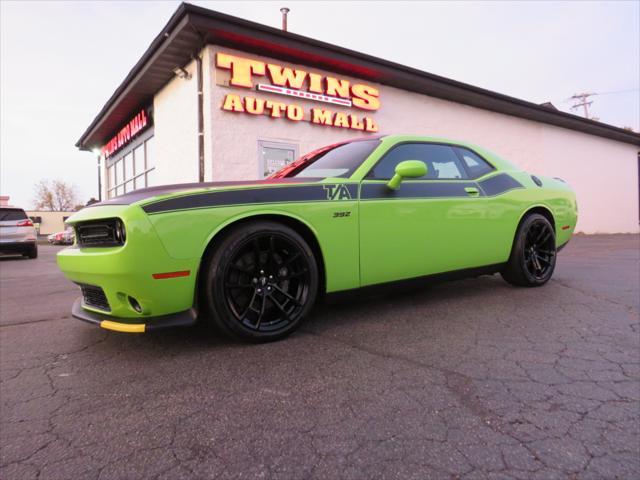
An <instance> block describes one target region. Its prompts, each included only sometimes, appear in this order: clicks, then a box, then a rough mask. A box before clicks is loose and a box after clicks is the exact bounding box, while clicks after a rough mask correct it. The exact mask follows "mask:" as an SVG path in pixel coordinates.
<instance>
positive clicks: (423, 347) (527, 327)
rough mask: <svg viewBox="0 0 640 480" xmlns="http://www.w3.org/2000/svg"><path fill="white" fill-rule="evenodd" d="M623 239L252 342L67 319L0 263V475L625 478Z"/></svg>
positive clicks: (45, 280) (346, 301)
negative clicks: (522, 276)
mask: <svg viewBox="0 0 640 480" xmlns="http://www.w3.org/2000/svg"><path fill="white" fill-rule="evenodd" d="M639 250H640V249H639V237H638V236H637V235H610V236H591V237H585V236H577V237H575V238H574V239H573V240H572V242H571V243H570V245H569V246H568V247H567V248H566V249H565V250H564V251H563V252H561V253H560V255H559V261H558V266H557V269H556V272H555V275H554V277H553V279H552V280H551V282H550V283H549V284H548V285H547V286H545V287H543V288H538V289H519V288H514V287H511V286H509V285H507V284H506V283H505V282H503V281H502V280H501V278H500V277H499V276H498V275H496V276H492V277H487V276H485V277H480V278H475V279H469V280H463V281H456V282H450V283H443V284H439V285H433V286H422V287H420V288H412V289H410V290H404V291H395V290H389V291H388V292H386V293H385V294H384V295H381V294H380V293H377V294H375V295H372V294H359V295H355V296H350V297H348V298H339V299H333V300H332V301H330V302H327V303H325V304H323V305H321V306H319V307H318V308H316V310H315V312H314V313H313V315H312V318H311V319H310V321H308V322H307V323H306V324H305V326H304V327H303V328H302V329H301V331H299V332H298V333H296V334H294V335H293V336H291V337H290V338H289V339H287V340H285V341H281V342H278V343H272V344H265V345H257V346H256V345H253V346H251V345H244V344H237V343H233V342H230V341H227V340H224V339H221V338H218V337H216V336H214V335H212V334H211V333H210V332H209V331H208V330H207V329H205V328H202V327H196V328H191V329H184V330H171V331H160V332H156V333H151V334H144V335H127V334H120V333H115V332H108V331H105V330H101V329H99V328H96V327H93V326H91V325H87V324H84V323H82V322H80V321H77V320H73V319H71V318H70V315H69V309H70V307H71V303H72V302H73V300H74V299H75V297H76V296H78V294H79V291H78V290H77V289H76V287H74V286H73V285H72V284H71V283H69V282H67V281H66V280H64V278H63V277H62V274H61V273H59V272H58V270H57V268H56V266H55V258H54V257H55V252H56V251H57V248H55V247H49V246H43V247H41V249H40V258H39V259H37V260H22V259H8V258H3V259H1V260H0V299H1V304H0V380H1V383H0V400H1V410H0V417H1V418H0V421H1V423H0V447H1V454H0V478H3V479H31V478H34V479H35V478H40V479H74V480H77V479H138V478H145V479H146V478H149V479H151V478H154V479H171V480H175V479H181V478H189V479H192V478H193V479H197V478H201V479H213V478H220V479H227V478H247V479H253V478H261V479H272V478H277V479H302V478H310V479H327V478H332V479H337V478H346V479H364V478H366V479H392V478H397V479H402V480H408V479H429V478H434V479H441V478H463V479H483V478H490V479H511V478H513V479H544V480H551V479H555V478H558V479H576V480H577V479H635V478H640V320H639V285H638V283H639V278H638V272H639Z"/></svg>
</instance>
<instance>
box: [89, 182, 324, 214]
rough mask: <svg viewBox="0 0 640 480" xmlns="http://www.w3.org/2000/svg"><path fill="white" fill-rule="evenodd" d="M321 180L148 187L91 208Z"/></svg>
mask: <svg viewBox="0 0 640 480" xmlns="http://www.w3.org/2000/svg"><path fill="white" fill-rule="evenodd" d="M320 180H322V179H321V178H304V179H300V178H278V179H264V180H238V181H232V182H203V183H176V184H173V185H159V186H157V187H148V188H141V189H139V190H135V191H133V192H131V193H125V194H124V195H120V196H119V197H115V198H111V199H109V200H105V201H104V202H99V203H93V204H91V205H88V206H90V207H99V206H102V205H131V204H132V203H135V202H139V201H141V200H147V199H151V198H153V197H156V196H158V195H166V194H170V193H184V194H188V193H189V191H190V190H191V191H194V190H202V189H204V188H224V187H250V186H262V185H281V184H285V185H286V184H289V183H298V184H305V183H318V182H319V181H320Z"/></svg>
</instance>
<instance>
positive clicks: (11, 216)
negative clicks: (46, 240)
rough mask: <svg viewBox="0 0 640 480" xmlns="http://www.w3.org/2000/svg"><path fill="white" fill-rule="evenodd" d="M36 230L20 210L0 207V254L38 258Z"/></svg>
mask: <svg viewBox="0 0 640 480" xmlns="http://www.w3.org/2000/svg"><path fill="white" fill-rule="evenodd" d="M36 240H37V236H36V229H35V227H34V226H33V222H32V221H31V220H30V219H29V217H27V214H26V213H25V212H24V210H23V209H21V208H15V207H0V253H20V254H22V255H24V256H25V257H29V258H36V257H37V256H38V244H37V242H36Z"/></svg>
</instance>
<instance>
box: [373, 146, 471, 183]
mask: <svg viewBox="0 0 640 480" xmlns="http://www.w3.org/2000/svg"><path fill="white" fill-rule="evenodd" d="M404 160H421V161H423V162H424V163H425V164H426V165H427V175H425V176H424V177H421V179H425V180H444V179H448V180H451V179H464V178H467V173H466V170H465V169H464V166H463V165H462V162H461V160H460V159H459V158H458V156H457V155H456V153H455V152H454V151H453V149H452V148H451V147H450V146H448V145H436V144H430V143H405V144H402V145H398V146H397V147H394V148H393V149H392V150H391V151H390V152H388V153H387V154H386V155H385V156H384V157H383V158H382V160H380V161H379V162H378V163H377V165H376V166H375V167H373V169H372V170H371V172H369V175H368V177H369V178H375V179H378V180H388V179H390V178H391V177H393V175H394V173H395V169H396V165H398V164H399V163H400V162H402V161H404Z"/></svg>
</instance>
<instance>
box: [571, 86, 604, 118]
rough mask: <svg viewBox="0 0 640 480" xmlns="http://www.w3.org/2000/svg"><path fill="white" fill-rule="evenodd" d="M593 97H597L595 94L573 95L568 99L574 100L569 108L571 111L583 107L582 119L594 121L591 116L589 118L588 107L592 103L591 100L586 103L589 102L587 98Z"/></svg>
mask: <svg viewBox="0 0 640 480" xmlns="http://www.w3.org/2000/svg"><path fill="white" fill-rule="evenodd" d="M593 95H597V93H587V92H585V93H576V94H575V95H573V96H571V97H570V100H574V101H575V103H574V104H573V105H572V106H571V110H575V109H577V108H580V107H583V108H584V118H589V119H591V120H596V119H595V118H592V117H591V116H589V105H591V104H592V103H593V100H590V101H587V100H589V97H591V96H593Z"/></svg>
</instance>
